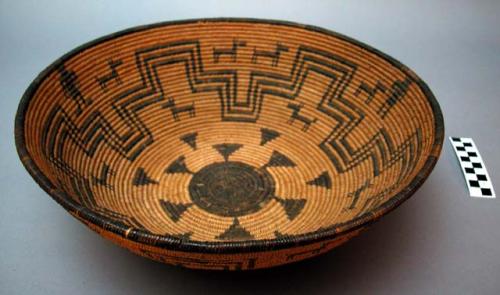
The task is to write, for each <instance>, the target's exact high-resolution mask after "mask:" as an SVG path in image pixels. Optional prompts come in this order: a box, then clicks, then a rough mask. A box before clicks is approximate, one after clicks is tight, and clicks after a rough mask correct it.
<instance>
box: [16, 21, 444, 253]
mask: <svg viewBox="0 0 500 295" xmlns="http://www.w3.org/2000/svg"><path fill="white" fill-rule="evenodd" d="M224 22H234V23H257V24H269V25H277V26H288V27H292V28H301V29H304V30H307V31H312V32H317V33H321V34H326V35H329V36H332V37H335V38H338V39H341V40H344V41H346V42H349V43H351V44H353V45H356V46H358V47H360V48H362V49H364V50H367V51H368V52H370V53H373V54H375V55H377V56H378V57H380V58H382V59H383V60H385V61H387V62H389V63H390V64H391V65H392V66H394V67H396V68H398V69H399V70H401V71H403V72H404V73H405V74H407V75H409V76H411V77H412V78H413V79H414V80H415V82H416V83H417V85H418V86H419V87H420V89H421V91H422V92H423V93H424V95H425V96H426V98H427V100H428V102H429V104H430V106H431V108H432V113H433V116H434V129H435V137H434V142H433V144H432V148H431V152H430V153H429V155H428V157H427V159H426V160H425V164H424V165H423V167H422V168H421V169H420V170H419V172H418V173H417V174H416V176H415V177H414V178H413V179H412V180H411V182H410V183H409V184H408V185H407V186H406V187H405V188H403V189H402V190H401V191H400V192H399V193H397V194H395V195H394V196H393V197H392V198H390V199H389V200H387V201H386V202H385V203H383V204H382V205H380V206H379V207H377V208H376V209H374V210H372V211H371V212H367V213H365V214H363V215H361V216H359V217H357V218H355V219H352V220H349V221H347V222H345V223H339V224H334V225H332V226H330V227H327V228H325V229H322V230H321V231H315V232H309V233H305V234H300V235H293V236H287V237H282V238H275V239H266V240H252V241H221V242H212V241H192V240H182V239H180V238H178V237H173V236H167V235H159V234H153V233H150V232H148V231H145V230H141V229H137V228H133V227H130V226H127V225H125V224H123V223H121V222H118V221H116V220H112V219H110V218H108V217H105V216H102V215H99V214H98V213H96V212H93V211H91V210H89V209H88V208H86V207H84V206H81V205H79V204H78V203H76V202H75V201H73V200H72V199H71V198H70V197H69V196H68V195H66V194H65V193H64V192H62V191H60V190H58V189H57V186H55V185H54V184H53V183H51V181H50V180H49V179H48V178H47V177H46V176H45V175H44V174H43V173H42V171H41V170H40V169H39V168H38V166H37V165H36V163H35V162H34V160H33V159H32V157H31V155H30V154H29V152H28V150H27V147H26V141H25V132H24V119H25V115H26V112H27V110H28V106H29V103H30V101H31V98H32V97H33V95H34V94H35V92H36V91H37V89H38V87H39V85H40V84H41V83H42V81H44V79H45V78H46V77H47V76H48V75H49V74H51V73H52V72H53V70H55V69H56V68H57V66H58V65H60V64H61V63H64V62H65V61H66V60H68V59H70V58H72V57H73V56H75V55H77V54H78V53H80V52H82V51H84V50H86V49H89V48H91V47H93V46H95V45H98V44H100V43H102V42H106V41H109V40H112V39H114V38H118V37H122V36H124V35H127V34H131V33H138V32H141V31H146V30H150V29H154V28H158V27H164V26H172V25H182V24H193V23H224ZM14 133H15V144H16V149H17V153H18V155H19V157H20V159H21V162H22V163H23V165H24V167H25V168H26V170H27V171H28V172H29V174H30V175H31V176H32V178H33V179H34V180H35V182H37V183H38V185H39V186H40V187H41V188H42V189H43V190H44V191H45V192H46V193H48V194H49V195H50V196H51V197H52V198H53V199H54V200H55V201H56V202H57V203H59V204H60V205H61V206H62V207H64V208H65V210H67V211H68V212H69V213H70V214H72V215H74V216H75V217H77V218H78V219H80V220H81V221H83V222H84V223H86V224H87V225H89V224H93V225H94V226H97V227H98V228H101V229H103V230H105V231H108V232H111V233H113V234H116V235H119V236H121V237H122V238H124V239H126V240H129V241H132V242H136V243H139V244H142V245H146V246H153V247H158V248H162V249H167V250H172V251H182V252H195V253H219V254H224V253H248V252H261V251H270V250H278V249H286V248H292V247H297V246H302V245H307V244H312V243H316V242H321V241H325V240H330V239H334V238H337V237H340V236H343V235H346V234H348V233H351V232H353V231H356V230H358V229H361V228H364V227H366V226H368V225H370V224H372V223H373V222H375V221H377V220H378V219H379V218H380V217H382V216H384V215H386V214H387V213H389V212H391V211H392V210H394V209H395V208H397V207H398V206H399V205H401V204H402V203H403V202H404V201H406V200H407V199H408V198H410V197H411V196H412V195H413V193H414V192H415V191H416V190H417V189H418V188H419V187H420V186H421V185H422V184H423V182H424V181H425V180H426V179H427V177H428V176H429V175H430V173H431V171H432V170H433V168H434V166H435V164H436V162H437V160H438V158H439V155H440V153H441V149H442V146H443V140H444V119H443V114H442V111H441V108H440V106H439V104H438V102H437V100H436V98H435V96H434V95H433V93H432V92H431V90H430V89H429V87H428V86H427V84H426V83H425V82H423V81H422V79H421V78H420V77H418V76H417V75H416V74H415V73H414V72H413V71H412V70H410V69H409V68H408V67H406V66H405V65H403V64H402V63H401V62H399V61H398V60H396V59H394V58H392V57H391V56H389V55H387V54H385V53H383V52H381V51H379V50H377V49H375V48H373V47H371V46H370V45H367V44H365V43H363V42H360V41H358V40H356V39H353V38H351V37H348V36H345V35H343V34H340V33H337V32H335V31H332V30H329V29H324V28H321V27H317V26H313V25H305V24H301V23H297V22H291V21H284V20H273V19H258V18H240V17H236V18H233V17H220V18H195V19H186V20H174V21H163V22H157V23H152V24H146V25H141V26H135V27H131V28H128V29H125V30H121V31H118V32H114V33H111V34H108V35H105V36H103V37H99V38H97V39H94V40H92V41H89V42H86V43H84V44H82V45H80V46H78V47H76V48H74V49H73V50H71V51H69V52H67V53H66V54H64V55H62V56H61V57H59V58H58V59H57V60H55V61H54V62H52V63H51V64H50V65H49V66H47V67H46V68H45V69H44V70H43V71H42V72H40V73H39V74H38V76H37V77H36V78H35V79H34V80H33V81H32V82H31V84H30V85H29V87H28V88H27V89H26V91H25V92H24V94H23V96H22V98H21V100H20V103H19V106H18V109H17V113H16V116H15V127H14Z"/></svg>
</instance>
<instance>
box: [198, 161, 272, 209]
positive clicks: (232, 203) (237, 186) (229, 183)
mask: <svg viewBox="0 0 500 295" xmlns="http://www.w3.org/2000/svg"><path fill="white" fill-rule="evenodd" d="M189 193H190V196H191V199H192V200H193V202H194V203H195V204H196V205H198V206H199V207H200V208H202V209H204V210H206V211H208V212H210V213H213V214H217V215H221V216H232V217H234V216H241V215H246V214H250V213H254V212H256V211H258V210H260V209H261V208H262V207H263V205H264V204H265V203H267V202H268V201H269V200H270V199H271V197H272V196H273V195H274V180H273V178H272V176H271V175H270V174H269V173H268V172H267V171H266V170H265V169H259V168H255V167H252V166H250V165H248V164H245V163H240V162H221V163H214V164H210V165H208V166H206V167H204V168H203V169H201V170H200V171H198V172H197V173H195V174H194V176H193V178H192V179H191V182H190V183H189Z"/></svg>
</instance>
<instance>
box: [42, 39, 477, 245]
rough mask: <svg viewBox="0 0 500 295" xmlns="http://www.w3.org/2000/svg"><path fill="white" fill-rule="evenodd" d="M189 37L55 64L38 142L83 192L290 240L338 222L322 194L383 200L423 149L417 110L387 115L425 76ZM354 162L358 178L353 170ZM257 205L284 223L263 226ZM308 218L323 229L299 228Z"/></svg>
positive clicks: (161, 228) (87, 199)
mask: <svg viewBox="0 0 500 295" xmlns="http://www.w3.org/2000/svg"><path fill="white" fill-rule="evenodd" d="M195 35H196V34H194V35H193V36H192V37H189V38H183V39H178V40H177V39H176V38H174V37H172V36H168V37H167V35H165V36H163V37H162V38H156V39H155V40H156V41H155V42H152V43H148V44H144V45H143V44H141V45H138V46H135V47H132V48H131V49H130V50H128V51H127V52H126V53H124V54H122V55H117V56H115V55H114V54H112V53H110V52H108V53H107V54H106V55H105V56H104V55H103V56H102V57H101V58H100V59H99V60H97V61H96V64H98V65H100V70H97V71H95V72H93V73H92V75H91V77H90V78H89V77H87V76H88V75H87V74H88V73H87V72H85V71H84V70H82V66H81V65H79V64H78V63H75V62H72V61H71V59H70V60H67V61H65V62H64V63H62V64H61V65H60V67H59V68H58V70H56V71H54V73H53V75H54V76H55V77H56V78H57V79H55V83H54V86H53V87H54V89H55V90H56V91H55V92H54V93H55V94H54V97H55V99H54V103H52V104H51V105H50V107H48V112H47V114H46V115H45V116H44V117H43V120H41V122H40V125H42V126H43V127H42V133H41V136H40V139H39V143H38V144H39V146H38V148H39V149H40V151H41V157H42V158H43V159H44V160H46V161H47V162H48V164H49V165H48V166H50V167H51V168H56V169H54V171H55V172H54V175H55V177H56V178H57V179H59V180H60V182H61V183H64V184H65V185H66V186H68V183H69V184H70V185H69V186H68V187H69V189H68V192H70V193H71V194H70V195H72V196H73V198H74V199H75V200H77V202H79V203H80V204H82V205H84V206H87V207H89V208H92V209H95V211H96V212H98V213H99V214H102V215H104V216H108V217H110V218H112V219H114V220H117V221H120V222H121V223H124V224H126V225H129V226H132V227H137V228H141V229H145V230H146V229H147V230H148V231H150V232H152V233H156V234H165V235H167V236H176V237H179V239H182V240H183V241H190V240H200V239H201V240H211V241H221V240H223V241H230V240H258V239H262V238H263V237H264V238H272V237H287V236H293V235H294V234H297V232H300V231H304V232H313V231H315V230H320V228H323V227H325V228H327V227H329V226H335V225H336V224H334V223H332V220H328V218H327V217H322V216H323V215H322V214H326V213H324V212H321V209H320V208H319V207H315V206H319V205H318V204H322V206H331V208H335V209H331V210H332V212H329V213H328V214H330V215H331V216H340V217H339V218H340V219H341V218H344V217H345V216H348V217H349V216H350V217H349V218H352V217H353V216H361V215H362V214H363V213H365V212H367V211H369V210H371V209H374V208H377V207H378V206H380V205H382V204H383V203H384V202H385V201H387V197H388V196H389V195H390V194H391V193H393V192H394V190H396V189H397V188H398V187H400V184H401V183H402V182H403V181H406V180H407V179H408V176H409V175H411V174H412V173H414V171H415V167H417V166H418V165H419V164H418V163H420V162H421V158H422V155H423V154H424V150H426V149H428V146H425V145H424V143H425V142H426V138H425V134H424V130H425V128H426V126H423V125H422V124H420V123H419V122H418V120H419V118H416V117H415V119H412V120H414V121H415V122H417V123H415V122H413V123H411V124H414V126H411V127H410V128H409V129H412V131H411V132H403V133H398V132H397V131H395V130H392V129H390V127H388V126H391V124H386V123H385V122H390V120H393V118H392V116H393V115H394V114H398V113H400V112H401V108H399V106H401V105H403V104H405V103H410V105H411V103H413V102H412V101H409V100H408V99H407V97H409V96H410V95H413V96H414V93H412V91H413V92H415V88H418V87H416V86H417V84H418V82H419V81H418V79H417V78H415V77H413V76H412V75H408V74H406V73H405V72H404V71H400V72H398V74H397V75H394V76H390V78H387V77H385V78H383V77H380V78H379V77H378V76H376V75H375V76H374V77H370V79H363V77H364V76H363V75H365V74H366V71H367V67H366V65H363V62H362V61H360V60H355V59H354V58H353V57H351V56H348V55H345V54H343V53H342V51H341V50H340V51H339V50H333V49H332V48H327V47H322V46H318V45H317V44H314V43H311V44H302V43H300V42H299V43H297V42H296V43H294V42H290V43H288V42H287V41H286V38H284V40H281V39H282V38H280V37H273V38H276V39H277V40H275V41H272V42H268V43H266V44H260V43H257V42H254V41H252V40H251V38H248V39H247V38H238V39H234V38H226V37H220V38H221V40H215V39H214V40H211V39H206V38H205V37H203V36H195ZM211 43H213V44H211ZM84 55H85V54H83V56H84ZM361 73H364V74H363V75H361ZM380 75H381V76H383V75H385V73H382V74H380ZM365 76H366V75H365ZM169 79H175V81H176V83H178V84H179V85H177V84H175V85H173V84H172V83H171V80H169ZM92 86H95V87H94V88H96V91H93V92H90V91H88V90H89V89H93V88H92ZM311 89H312V90H313V91H312V90H311ZM57 91H59V93H58V92H57ZM57 94H59V96H58V95H57ZM61 94H62V95H61ZM59 98H60V99H59ZM103 101H105V102H106V103H103ZM275 108H276V109H275ZM209 110H210V113H209V114H208V113H207V112H208V111H209ZM275 111H276V112H275ZM207 114H208V115H210V116H207ZM205 118H208V119H209V121H210V124H212V126H211V127H206V126H203V124H202V123H204V122H205V121H204V120H205ZM408 124H410V123H408ZM367 126H369V127H368V129H367ZM170 131H171V132H170ZM247 132H248V134H251V136H252V137H253V138H254V139H255V140H254V141H252V142H249V141H248V140H245V138H243V137H244V136H243V135H245V134H246V133H247ZM360 135H361V136H360ZM247 138H250V136H247ZM162 147H165V150H162ZM75 155H77V156H75ZM103 157H104V158H103ZM106 157H108V158H106ZM77 160H78V161H77ZM80 160H81V161H80ZM104 160H106V161H104ZM104 162H105V163H104ZM160 163H161V164H160ZM156 166H158V167H160V166H161V167H160V168H159V169H156ZM353 170H356V171H358V172H359V171H361V172H362V173H361V174H362V175H363V176H362V177H359V179H355V180H352V179H347V177H348V176H349V174H350V172H351V171H353ZM89 171H90V172H89ZM395 172H397V173H395ZM390 173H392V174H396V175H397V176H396V177H395V178H394V179H393V181H392V182H388V181H387V180H385V179H384V177H385V175H386V174H390ZM379 177H380V178H379ZM482 177H483V176H481V175H479V177H478V179H477V180H475V181H476V182H478V184H480V182H481V181H482V180H481V179H482ZM124 179H126V181H124ZM377 179H380V182H382V181H386V182H387V183H388V184H384V188H383V189H380V183H377ZM295 180H297V181H296V183H295V182H294V181H295ZM346 181H349V182H350V186H349V187H348V188H345V183H346ZM73 182H74V183H76V184H77V185H76V184H72V183H73ZM476 182H472V183H470V184H471V185H476ZM176 185H178V186H176ZM124 192H126V194H127V196H129V197H130V202H128V201H127V203H121V200H119V199H118V198H119V196H120V195H121V194H123V193H124ZM101 196H104V197H101ZM224 196H225V197H224ZM227 196H231V197H230V198H228V197H227ZM107 198H109V199H107ZM140 202H145V203H147V204H148V206H147V208H142V207H139V206H138V205H139V204H140ZM117 208H120V209H117ZM148 210H150V212H151V213H152V214H153V213H154V214H156V215H155V216H156V218H157V220H155V221H151V220H148V218H147V216H149V215H148ZM154 214H153V215H154ZM266 214H268V215H266ZM256 216H258V217H259V218H263V220H271V219H272V218H276V219H277V221H276V224H275V223H269V224H268V225H266V226H264V224H266V222H268V221H262V222H261V223H259V225H258V226H261V227H262V228H264V227H265V228H266V229H265V230H264V229H262V228H258V227H256V226H253V225H252V224H250V223H249V222H248V220H249V218H250V217H251V218H254V217H255V218H256ZM307 216H318V218H323V220H322V221H321V222H322V224H321V227H319V226H318V227H315V228H299V227H298V226H299V224H300V222H303V221H304V220H305V219H306V218H309V217H307ZM348 217H345V218H346V220H345V221H348V220H349V218H348ZM266 218H267V219H266ZM340 219H339V220H340ZM192 220H201V221H202V222H201V224H200V227H199V228H198V229H193V228H187V226H186V224H188V223H189V222H192ZM273 220H274V219H273ZM273 222H274V221H273ZM205 225H207V226H208V228H202V227H201V226H205ZM252 226H253V227H252ZM166 229H168V230H166ZM202 233H205V235H202Z"/></svg>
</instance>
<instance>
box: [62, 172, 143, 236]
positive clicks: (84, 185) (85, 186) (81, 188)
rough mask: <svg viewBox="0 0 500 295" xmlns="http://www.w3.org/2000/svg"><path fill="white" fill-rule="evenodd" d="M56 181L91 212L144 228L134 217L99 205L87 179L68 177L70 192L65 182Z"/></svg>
mask: <svg viewBox="0 0 500 295" xmlns="http://www.w3.org/2000/svg"><path fill="white" fill-rule="evenodd" d="M58 182H59V184H60V186H61V187H63V188H64V190H65V191H66V193H69V194H71V195H74V196H77V198H78V202H79V203H80V204H81V205H82V206H84V207H85V208H88V209H90V210H92V211H93V212H97V213H98V214H100V215H102V216H104V217H107V218H109V219H112V220H115V221H119V222H121V223H123V224H125V225H127V226H130V227H134V228H138V229H142V230H146V229H145V228H144V226H143V225H142V224H141V223H140V222H139V221H138V220H137V219H136V218H134V217H130V216H128V215H125V214H121V213H118V212H114V211H112V210H109V209H107V208H105V207H102V206H100V205H99V204H98V203H97V202H96V200H95V198H94V193H93V192H92V188H91V182H90V181H89V180H88V179H86V178H75V177H70V178H69V184H70V186H71V191H73V193H71V192H70V191H69V190H68V188H67V187H66V182H64V181H61V180H60V179H58Z"/></svg>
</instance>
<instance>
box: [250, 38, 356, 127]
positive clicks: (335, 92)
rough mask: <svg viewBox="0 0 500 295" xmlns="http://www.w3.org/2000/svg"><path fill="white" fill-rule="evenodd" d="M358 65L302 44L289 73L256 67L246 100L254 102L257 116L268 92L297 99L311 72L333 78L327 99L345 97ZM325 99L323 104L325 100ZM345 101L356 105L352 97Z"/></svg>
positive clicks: (347, 103)
mask: <svg viewBox="0 0 500 295" xmlns="http://www.w3.org/2000/svg"><path fill="white" fill-rule="evenodd" d="M356 68H357V66H356V64H354V63H352V62H350V61H348V60H346V59H344V58H342V57H340V56H337V55H334V54H331V53H328V52H326V51H322V50H319V49H315V48H311V47H307V46H300V47H299V48H298V50H297V53H296V55H295V58H294V63H293V66H292V69H291V71H290V74H289V75H288V76H284V75H280V74H276V73H267V72H261V71H253V72H252V73H251V74H250V82H249V86H248V92H247V99H246V104H247V105H251V106H252V110H254V113H256V119H257V118H258V114H259V113H260V109H261V106H262V101H263V97H264V96H265V95H273V96H279V97H282V98H285V99H288V100H294V99H295V98H296V97H297V96H298V95H299V93H300V91H301V89H302V86H303V85H304V82H305V80H306V78H307V76H308V75H309V73H310V72H315V73H317V74H320V75H323V76H325V77H327V78H328V79H330V80H331V82H330V84H329V87H328V89H327V90H326V92H325V93H324V95H323V100H325V98H328V101H332V100H333V98H336V97H342V95H343V92H344V90H345V88H346V87H347V85H349V83H350V82H351V79H352V76H353V75H354V73H355V72H356ZM323 100H322V102H321V103H320V105H322V104H323ZM344 103H345V104H346V106H347V107H349V108H353V107H354V106H353V105H352V104H350V103H349V102H348V101H344Z"/></svg>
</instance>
